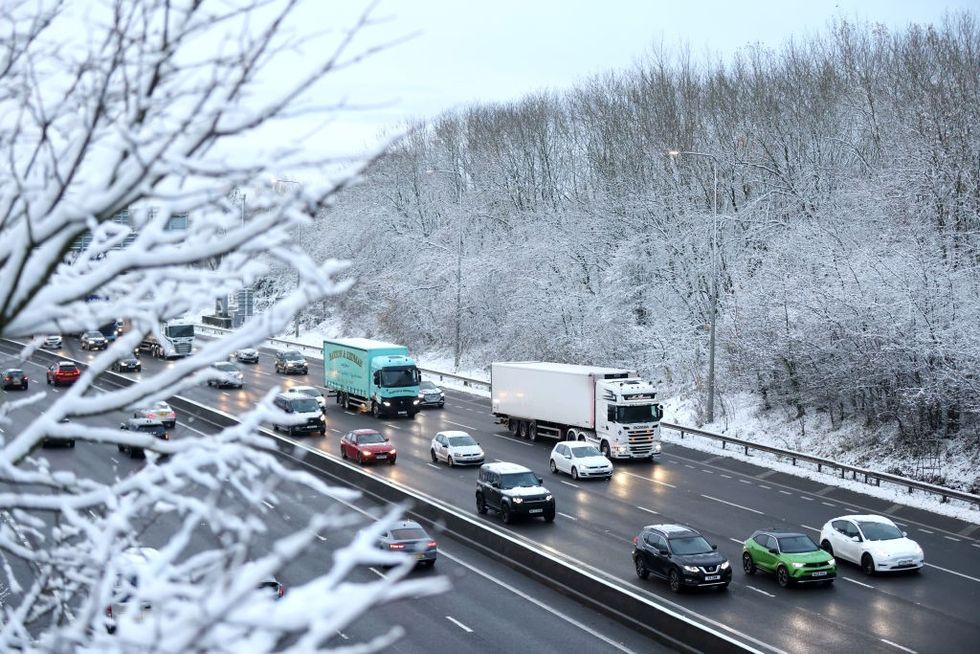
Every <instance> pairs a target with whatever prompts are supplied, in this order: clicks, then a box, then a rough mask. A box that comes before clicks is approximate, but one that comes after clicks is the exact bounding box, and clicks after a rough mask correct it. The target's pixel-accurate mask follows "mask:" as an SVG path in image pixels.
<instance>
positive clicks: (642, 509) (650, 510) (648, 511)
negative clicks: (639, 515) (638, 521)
mask: <svg viewBox="0 0 980 654" xmlns="http://www.w3.org/2000/svg"><path fill="white" fill-rule="evenodd" d="M636 508H638V509H639V510H640V511H646V512H647V513H652V514H653V515H660V514H659V513H658V512H656V511H654V510H653V509H648V508H647V507H645V506H637V507H636Z"/></svg>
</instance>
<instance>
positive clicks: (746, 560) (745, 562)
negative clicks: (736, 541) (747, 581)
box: [742, 552, 755, 575]
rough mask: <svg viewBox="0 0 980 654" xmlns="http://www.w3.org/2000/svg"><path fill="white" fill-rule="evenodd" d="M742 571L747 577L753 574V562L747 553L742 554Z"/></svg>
mask: <svg viewBox="0 0 980 654" xmlns="http://www.w3.org/2000/svg"><path fill="white" fill-rule="evenodd" d="M742 570H744V571H745V574H747V575H754V574H755V561H753V560H752V555H751V554H749V553H748V552H745V553H743V554H742Z"/></svg>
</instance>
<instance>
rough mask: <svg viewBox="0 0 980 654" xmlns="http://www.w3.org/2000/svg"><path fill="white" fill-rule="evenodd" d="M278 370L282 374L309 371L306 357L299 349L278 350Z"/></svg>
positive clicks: (303, 373) (299, 373)
mask: <svg viewBox="0 0 980 654" xmlns="http://www.w3.org/2000/svg"><path fill="white" fill-rule="evenodd" d="M276 372H278V373H279V374H282V375H289V374H293V373H295V374H298V375H305V374H306V373H307V372H309V367H308V366H307V365H306V358H305V357H303V355H302V354H300V353H299V351H297V350H280V351H278V352H276Z"/></svg>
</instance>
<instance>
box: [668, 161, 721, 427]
mask: <svg viewBox="0 0 980 654" xmlns="http://www.w3.org/2000/svg"><path fill="white" fill-rule="evenodd" d="M667 154H669V155H670V156H671V157H678V156H681V155H689V156H692V157H707V158H708V159H710V160H711V175H712V177H713V178H714V200H713V201H712V210H711V277H712V280H711V308H710V310H709V311H710V314H711V315H710V316H709V318H708V324H709V334H708V406H707V408H706V410H705V419H706V422H714V421H715V327H716V325H717V317H718V157H717V156H715V155H713V154H710V153H708V152H691V151H688V150H670V151H668V152H667Z"/></svg>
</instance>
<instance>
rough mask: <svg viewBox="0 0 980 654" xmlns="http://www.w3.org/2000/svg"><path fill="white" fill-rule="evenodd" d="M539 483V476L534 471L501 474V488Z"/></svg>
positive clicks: (529, 485)
mask: <svg viewBox="0 0 980 654" xmlns="http://www.w3.org/2000/svg"><path fill="white" fill-rule="evenodd" d="M537 485H538V478H537V476H536V475H535V474H534V473H533V472H511V473H509V474H506V475H500V487H501V488H520V487H522V486H524V487H531V486H537Z"/></svg>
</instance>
